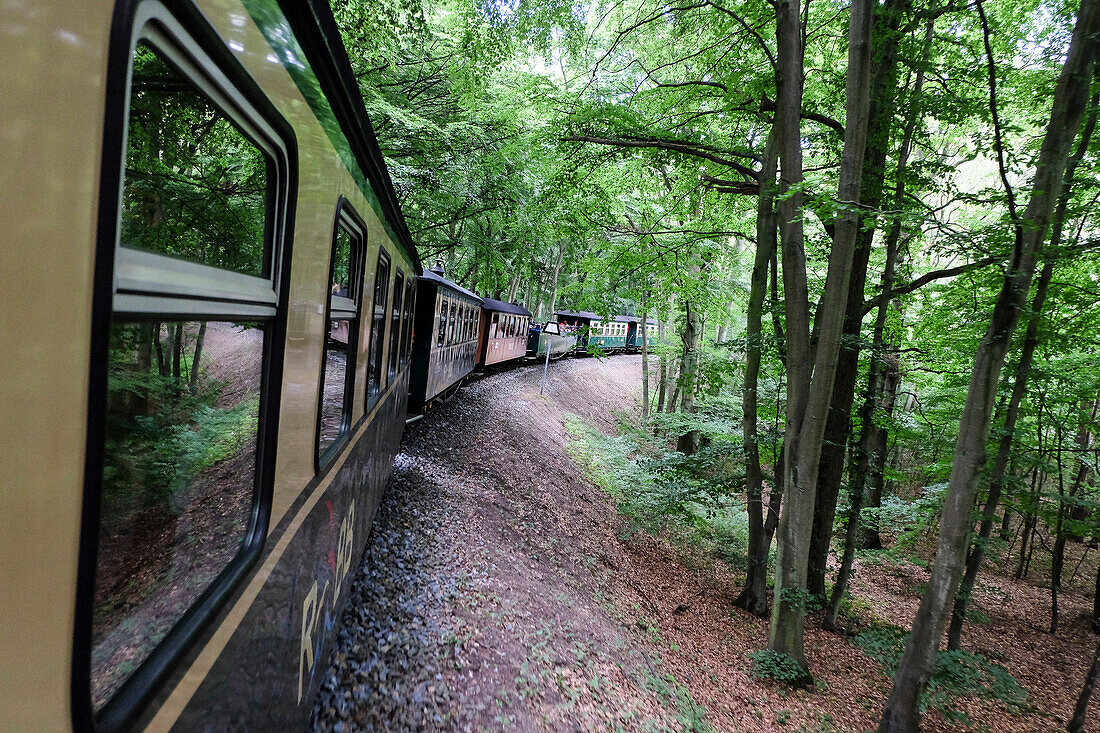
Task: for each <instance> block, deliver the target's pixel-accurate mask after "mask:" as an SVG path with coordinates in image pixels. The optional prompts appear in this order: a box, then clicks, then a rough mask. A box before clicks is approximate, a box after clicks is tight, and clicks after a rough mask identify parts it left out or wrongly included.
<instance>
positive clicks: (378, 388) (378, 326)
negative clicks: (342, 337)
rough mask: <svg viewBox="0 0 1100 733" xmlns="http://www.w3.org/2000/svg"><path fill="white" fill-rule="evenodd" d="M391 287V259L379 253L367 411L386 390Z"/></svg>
mask: <svg viewBox="0 0 1100 733" xmlns="http://www.w3.org/2000/svg"><path fill="white" fill-rule="evenodd" d="M389 286H390V257H389V255H387V254H386V251H385V250H379V252H378V268H377V269H376V270H375V271H374V310H373V312H372V318H371V326H370V354H369V355H368V359H369V361H368V362H367V410H368V411H369V410H370V409H371V408H372V407H374V406H375V405H376V404H378V398H379V397H380V396H381V395H382V390H383V388H385V386H386V385H385V383H384V380H385V377H386V372H385V365H384V364H383V363H382V352H383V350H384V349H385V347H386V298H387V296H388V295H389Z"/></svg>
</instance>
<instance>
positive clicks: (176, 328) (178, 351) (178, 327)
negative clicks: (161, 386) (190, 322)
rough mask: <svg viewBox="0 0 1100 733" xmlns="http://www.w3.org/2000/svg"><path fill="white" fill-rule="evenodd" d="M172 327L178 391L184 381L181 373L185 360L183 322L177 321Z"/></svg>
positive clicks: (174, 378) (173, 373)
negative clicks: (182, 363)
mask: <svg viewBox="0 0 1100 733" xmlns="http://www.w3.org/2000/svg"><path fill="white" fill-rule="evenodd" d="M171 329H172V379H173V380H174V381H175V389H176V390H177V391H178V390H179V389H180V386H181V385H182V382H183V376H182V374H181V369H182V365H181V362H182V361H183V324H182V323H177V324H175V325H173V326H172V327H171Z"/></svg>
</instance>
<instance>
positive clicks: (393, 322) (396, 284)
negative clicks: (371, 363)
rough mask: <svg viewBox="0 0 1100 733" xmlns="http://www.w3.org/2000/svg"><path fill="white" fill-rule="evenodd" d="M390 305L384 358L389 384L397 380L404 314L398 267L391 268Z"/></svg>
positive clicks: (402, 288)
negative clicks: (387, 347)
mask: <svg viewBox="0 0 1100 733" xmlns="http://www.w3.org/2000/svg"><path fill="white" fill-rule="evenodd" d="M390 292H391V295H390V304H389V308H388V309H387V310H388V311H389V314H390V316H389V318H390V325H389V333H388V334H387V336H388V339H387V340H388V341H389V354H388V355H387V358H386V362H387V365H386V371H387V374H388V375H389V379H388V381H389V382H393V380H394V379H396V378H397V374H398V368H397V362H398V357H399V354H398V352H399V351H400V348H401V328H402V318H401V316H402V314H403V313H404V302H403V300H404V298H405V276H404V275H403V274H402V273H401V269H400V268H398V267H395V268H393V284H392V285H391V286H390Z"/></svg>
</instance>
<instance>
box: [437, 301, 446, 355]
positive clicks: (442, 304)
mask: <svg viewBox="0 0 1100 733" xmlns="http://www.w3.org/2000/svg"><path fill="white" fill-rule="evenodd" d="M436 300H437V304H438V308H439V333H438V335H437V336H436V340H435V343H436V346H442V345H443V341H444V339H446V337H447V299H446V298H444V297H443V296H439V297H438V298H437V299H436Z"/></svg>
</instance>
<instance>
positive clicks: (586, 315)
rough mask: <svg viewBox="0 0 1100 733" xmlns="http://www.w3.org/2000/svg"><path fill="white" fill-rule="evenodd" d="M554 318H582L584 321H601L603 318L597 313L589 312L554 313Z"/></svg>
mask: <svg viewBox="0 0 1100 733" xmlns="http://www.w3.org/2000/svg"><path fill="white" fill-rule="evenodd" d="M554 315H555V316H561V317H563V318H583V319H585V320H586V321H602V320H603V316H601V315H600V314H599V313H592V312H591V311H554Z"/></svg>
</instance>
